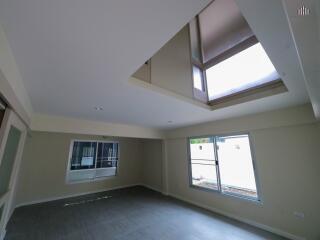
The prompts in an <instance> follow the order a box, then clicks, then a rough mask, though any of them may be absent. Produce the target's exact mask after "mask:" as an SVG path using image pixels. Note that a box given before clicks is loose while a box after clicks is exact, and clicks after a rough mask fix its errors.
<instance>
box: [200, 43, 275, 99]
mask: <svg viewBox="0 0 320 240" xmlns="http://www.w3.org/2000/svg"><path fill="white" fill-rule="evenodd" d="M205 72H206V78H207V86H208V95H209V101H211V100H215V99H218V98H222V97H225V96H228V95H231V94H233V93H238V92H241V91H243V90H246V89H250V88H253V87H256V86H259V85H262V84H264V83H268V82H272V81H274V80H278V79H279V75H278V73H277V71H276V69H275V68H274V66H273V64H272V62H271V61H270V59H269V57H268V55H267V54H266V52H265V51H264V49H263V47H262V46H261V44H260V43H256V44H255V45H253V46H251V47H249V48H247V49H245V50H243V51H241V52H240V53H238V54H235V55H234V56H232V57H230V58H228V59H226V60H224V61H222V62H220V63H218V64H216V65H214V66H212V67H210V68H208V69H207V70H206V71H205Z"/></svg>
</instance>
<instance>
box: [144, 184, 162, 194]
mask: <svg viewBox="0 0 320 240" xmlns="http://www.w3.org/2000/svg"><path fill="white" fill-rule="evenodd" d="M139 186H142V187H145V188H148V189H150V190H152V191H155V192H158V193H161V194H163V193H162V191H161V190H160V189H158V188H155V187H152V186H150V185H148V184H144V183H141V184H139Z"/></svg>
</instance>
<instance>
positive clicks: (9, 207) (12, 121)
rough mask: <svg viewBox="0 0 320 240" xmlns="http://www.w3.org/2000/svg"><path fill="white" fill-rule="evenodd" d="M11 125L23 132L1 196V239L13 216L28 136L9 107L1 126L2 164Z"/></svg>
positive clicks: (25, 129) (0, 159)
mask: <svg viewBox="0 0 320 240" xmlns="http://www.w3.org/2000/svg"><path fill="white" fill-rule="evenodd" d="M11 127H15V128H17V129H18V130H19V131H20V132H21V135H20V139H19V144H18V148H17V152H16V156H15V159H14V164H13V168H12V173H11V176H10V181H9V188H8V191H7V192H6V193H5V194H4V195H2V196H0V208H1V207H2V206H4V208H3V212H2V217H1V216H0V217H1V218H2V219H0V240H2V239H3V238H4V236H5V228H6V225H7V222H8V220H9V218H10V217H11V215H12V212H13V210H14V207H15V206H13V200H14V197H15V193H16V187H17V186H16V183H17V178H18V172H19V168H20V163H21V157H22V152H23V148H24V143H25V139H26V136H27V127H26V125H25V124H24V123H23V122H22V121H21V119H20V118H19V117H18V116H17V114H16V113H15V112H14V111H13V110H11V109H10V108H9V107H7V108H6V110H5V114H4V117H3V120H2V123H1V128H0V165H1V161H2V158H3V154H4V151H5V147H6V143H7V140H8V136H9V131H10V129H11Z"/></svg>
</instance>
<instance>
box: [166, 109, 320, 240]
mask: <svg viewBox="0 0 320 240" xmlns="http://www.w3.org/2000/svg"><path fill="white" fill-rule="evenodd" d="M307 108H309V107H302V108H296V109H286V110H283V112H282V113H286V114H282V115H281V113H280V112H279V111H275V112H270V113H265V114H264V117H265V120H266V121H267V120H269V122H266V123H265V124H264V126H263V125H261V126H260V127H259V124H258V123H259V115H254V116H248V117H246V118H239V119H238V121H236V120H235V119H230V120H225V121H223V122H218V123H217V124H216V123H215V122H212V123H207V124H200V125H196V126H193V127H188V128H183V129H180V130H176V131H172V132H171V134H170V138H171V139H167V140H166V151H167V159H166V164H167V169H168V173H167V175H168V177H167V181H168V186H169V189H168V191H169V194H170V195H173V196H176V197H179V198H182V199H184V200H187V201H191V202H194V203H196V204H199V205H202V206H206V207H208V208H211V209H216V210H217V211H220V212H223V213H226V214H229V215H231V216H234V217H236V218H240V219H245V220H247V221H248V222H254V223H257V224H263V225H266V226H268V227H271V228H273V229H276V230H280V231H282V232H286V233H289V234H292V235H295V236H301V237H306V238H307V239H319V238H320V230H319V222H320V207H319V203H320V192H319V191H318V189H319V186H318V185H319V182H320V174H319V169H320V157H319V156H320V148H319V143H320V124H319V123H316V122H315V121H314V120H313V121H312V116H306V114H307V112H308V111H306V109H307ZM288 112H290V113H292V112H295V116H296V118H298V119H300V122H301V123H299V121H297V119H291V121H290V119H288V118H290V116H291V114H288ZM307 115H308V114H307ZM280 116H281V117H280ZM306 118H308V119H309V120H310V121H305V120H306ZM253 119H255V121H256V122H255V124H254V127H253V128H251V130H250V126H249V125H250V123H251V125H252V120H253ZM285 121H287V122H288V124H289V123H291V124H289V125H290V126H285V125H284V124H279V123H282V122H285ZM292 121H297V122H296V123H295V124H293V123H292ZM268 125H269V127H267V128H265V126H268ZM251 127H252V126H251ZM248 129H249V130H248ZM247 130H248V131H249V132H250V135H251V137H252V141H253V147H254V149H253V150H254V153H255V159H256V165H257V174H258V178H259V180H260V187H261V192H262V196H261V198H262V200H263V204H262V205H260V204H256V203H253V202H250V201H246V200H241V199H238V198H234V197H227V196H224V195H221V194H218V193H214V192H206V191H202V190H197V189H194V188H190V187H189V182H188V180H189V176H188V158H187V138H186V137H187V136H199V135H201V134H206V135H208V134H219V133H232V132H239V131H247ZM175 136H176V137H175ZM295 211H298V212H303V213H304V214H305V218H304V219H299V218H297V217H296V216H294V212H295Z"/></svg>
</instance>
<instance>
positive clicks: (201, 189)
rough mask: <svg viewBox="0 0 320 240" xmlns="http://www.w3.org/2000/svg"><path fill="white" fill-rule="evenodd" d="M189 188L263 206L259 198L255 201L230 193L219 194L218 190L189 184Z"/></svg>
mask: <svg viewBox="0 0 320 240" xmlns="http://www.w3.org/2000/svg"><path fill="white" fill-rule="evenodd" d="M189 187H190V188H193V189H195V190H200V191H204V192H209V193H214V194H218V195H219V196H223V197H227V198H232V199H238V200H243V201H246V202H250V203H254V204H256V205H263V203H262V201H261V199H260V198H258V199H255V198H250V197H246V196H242V195H237V194H232V193H225V192H221V191H219V190H215V189H210V188H205V187H200V186H196V185H193V184H190V185H189Z"/></svg>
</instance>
